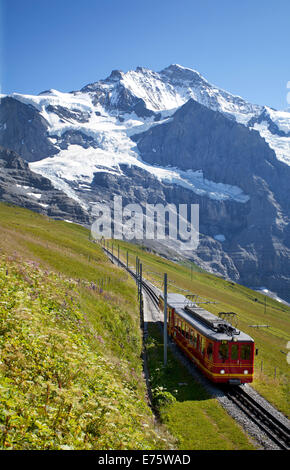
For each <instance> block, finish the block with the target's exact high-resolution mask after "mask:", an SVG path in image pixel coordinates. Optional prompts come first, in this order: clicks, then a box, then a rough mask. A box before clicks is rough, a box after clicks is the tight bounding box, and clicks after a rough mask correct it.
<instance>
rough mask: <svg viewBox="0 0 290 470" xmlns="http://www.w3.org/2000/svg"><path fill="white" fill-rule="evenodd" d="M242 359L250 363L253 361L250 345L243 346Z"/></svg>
mask: <svg viewBox="0 0 290 470" xmlns="http://www.w3.org/2000/svg"><path fill="white" fill-rule="evenodd" d="M241 359H243V360H245V361H249V360H250V359H251V346H250V345H249V344H243V345H242V348H241Z"/></svg>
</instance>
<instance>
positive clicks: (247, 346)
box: [240, 343, 254, 375]
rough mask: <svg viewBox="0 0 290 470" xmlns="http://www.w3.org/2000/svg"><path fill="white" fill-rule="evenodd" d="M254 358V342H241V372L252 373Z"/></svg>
mask: <svg viewBox="0 0 290 470" xmlns="http://www.w3.org/2000/svg"><path fill="white" fill-rule="evenodd" d="M253 360H254V349H253V343H240V365H241V367H240V369H241V373H243V374H245V375H247V374H249V373H251V370H252V366H253Z"/></svg>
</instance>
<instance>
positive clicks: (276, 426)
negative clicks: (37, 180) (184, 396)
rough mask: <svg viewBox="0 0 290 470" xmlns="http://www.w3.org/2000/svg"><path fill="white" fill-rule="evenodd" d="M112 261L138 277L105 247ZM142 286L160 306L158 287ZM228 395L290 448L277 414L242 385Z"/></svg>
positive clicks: (287, 432) (289, 432) (226, 389)
mask: <svg viewBox="0 0 290 470" xmlns="http://www.w3.org/2000/svg"><path fill="white" fill-rule="evenodd" d="M103 250H104V251H105V253H106V254H107V255H108V256H109V258H110V259H111V261H112V262H115V263H117V264H118V265H119V266H121V267H122V268H124V269H126V271H128V273H129V274H130V275H131V276H132V277H133V278H134V279H136V277H137V276H136V273H135V272H134V271H133V270H132V269H131V268H129V267H128V268H127V266H126V264H125V263H124V262H123V261H121V260H120V259H118V258H117V257H116V256H115V255H113V254H112V253H111V252H110V251H109V250H107V249H106V248H104V247H103ZM142 288H143V289H144V291H145V292H146V293H147V295H148V296H149V297H150V299H151V301H152V302H153V304H154V306H155V307H157V308H158V304H159V299H158V293H157V289H156V288H155V287H154V286H153V285H151V283H149V282H148V281H146V280H144V279H143V280H142ZM222 389H223V392H224V394H225V395H226V397H227V398H228V399H229V400H230V401H231V402H232V403H234V404H235V405H236V406H237V407H238V408H239V409H240V410H241V411H242V412H243V413H244V414H245V415H246V416H247V417H248V418H249V419H250V420H251V421H252V422H253V423H254V424H256V426H258V427H259V428H260V429H261V430H262V431H263V432H264V434H266V435H267V436H268V438H269V439H270V440H271V441H272V442H273V443H275V444H276V445H277V446H278V447H279V448H280V449H282V450H289V449H290V430H289V427H287V426H286V425H285V424H284V423H282V422H281V421H280V420H279V419H278V418H277V417H276V416H274V415H273V414H272V413H270V412H269V411H268V410H267V409H265V408H264V407H263V406H262V405H261V404H260V403H258V401H257V400H255V399H254V398H253V397H252V396H251V395H249V394H248V393H247V392H246V391H245V389H244V387H243V386H242V385H238V386H232V387H230V388H229V387H223V388H222Z"/></svg>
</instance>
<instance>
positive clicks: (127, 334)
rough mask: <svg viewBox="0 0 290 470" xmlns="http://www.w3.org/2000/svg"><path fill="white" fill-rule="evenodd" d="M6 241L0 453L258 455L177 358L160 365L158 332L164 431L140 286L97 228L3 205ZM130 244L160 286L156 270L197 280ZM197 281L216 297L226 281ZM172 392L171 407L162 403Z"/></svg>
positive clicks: (157, 345) (0, 319)
mask: <svg viewBox="0 0 290 470" xmlns="http://www.w3.org/2000/svg"><path fill="white" fill-rule="evenodd" d="M0 234H1V236H0V352H1V357H0V390H1V393H0V429H1V434H0V448H4V449H63V448H64V449H67V448H72V449H168V448H172V447H175V448H176V447H178V448H181V449H184V448H186V449H211V448H212V449H215V448H217V449H250V448H252V445H251V443H250V442H249V440H248V438H247V436H246V435H245V434H244V432H243V431H242V430H241V428H240V427H239V426H238V425H237V424H236V423H235V422H234V421H233V420H232V419H231V418H229V416H228V415H227V413H226V412H225V411H224V410H223V409H222V408H221V407H220V406H219V405H218V403H217V401H216V400H213V399H211V398H210V397H208V396H207V395H206V394H205V392H204V391H203V390H202V389H201V388H200V387H199V386H197V384H196V383H195V382H194V381H193V379H192V378H191V377H190V376H189V375H188V374H187V372H186V371H185V370H184V369H183V368H182V367H180V365H179V364H178V363H175V362H174V361H175V358H174V357H171V358H170V361H169V365H170V367H171V369H170V367H169V368H168V369H167V370H166V371H163V370H162V341H161V339H160V336H159V332H158V331H155V330H154V329H152V331H150V337H149V343H148V351H149V362H150V368H151V372H152V374H151V379H152V386H153V388H154V389H155V391H154V397H155V399H157V401H159V403H158V409H159V411H160V415H161V417H162V420H163V422H164V423H165V424H166V426H161V425H159V424H156V421H155V420H154V418H153V415H152V412H151V410H150V408H149V406H148V404H147V400H146V389H145V384H144V379H143V374H142V361H141V358H140V355H141V348H142V338H141V331H140V327H139V313H138V305H137V302H136V285H135V283H134V282H133V280H132V279H130V278H129V277H128V275H127V274H126V273H125V272H124V271H123V270H122V269H118V268H117V267H114V266H113V265H112V264H111V263H109V261H108V260H107V258H106V257H105V255H104V254H103V252H102V250H101V249H100V247H99V246H98V245H97V244H95V243H92V242H91V241H90V240H89V237H90V234H89V231H88V230H86V229H84V228H83V227H81V226H78V225H74V224H69V223H65V222H61V221H54V220H51V219H49V218H47V217H43V216H40V215H39V214H35V213H33V212H30V211H28V210H25V209H21V208H18V207H14V206H9V205H6V204H1V203H0ZM125 247H126V248H127V247H128V248H129V249H130V250H131V251H130V253H131V254H130V263H131V264H133V261H135V256H136V254H137V253H138V254H139V255H140V256H141V257H142V258H143V263H144V271H146V269H147V271H151V274H150V273H149V272H148V273H147V277H150V276H152V280H155V281H156V283H157V282H158V276H157V274H152V271H154V272H156V273H157V272H159V273H162V272H164V271H166V272H168V273H169V279H170V280H171V281H174V282H175V283H176V285H183V286H187V285H192V281H191V280H190V277H191V273H190V270H189V269H188V267H187V266H179V265H177V264H174V263H170V262H168V261H166V260H164V259H162V258H160V257H157V256H153V255H150V254H147V253H145V252H144V251H143V250H142V249H141V248H136V247H134V246H133V245H127V244H123V250H122V252H121V253H122V256H123V258H124V259H125V255H126V251H125ZM145 265H146V266H147V267H146V266H145ZM193 276H194V280H195V282H196V286H197V287H198V288H199V289H200V290H202V289H204V295H205V293H206V292H207V291H208V289H207V286H211V288H212V296H213V298H215V294H216V292H217V289H216V286H215V283H216V282H218V283H219V282H221V281H220V280H219V279H217V278H215V277H214V276H208V275H207V274H202V273H199V272H196V273H194V274H193ZM196 276H201V277H198V278H197V277H196ZM225 289H228V290H227V292H229V293H231V292H232V291H231V290H230V289H232V287H230V286H229V287H227V288H225ZM239 289H240V288H239ZM241 289H243V288H241ZM207 296H209V295H207ZM283 359H284V357H283ZM176 370H178V371H179V372H178V374H176V373H175V372H174V373H173V372H172V371H176ZM159 371H161V372H160V373H159ZM276 380H277V379H276ZM183 382H184V383H186V385H180V383H181V384H182V383H183ZM275 383H277V382H275ZM166 390H168V392H166ZM159 392H160V393H159ZM166 393H168V394H169V395H168V396H169V397H170V399H172V398H173V401H174V403H171V402H170V400H169V402H167V400H166V399H165V401H163V398H164V394H165V398H166V397H167V395H166ZM185 415H186V416H187V424H186V426H184V422H183V420H184V416H185ZM166 429H169V430H170V433H169V432H168V431H167V430H166ZM172 436H173V437H172ZM205 436H207V437H206V438H205Z"/></svg>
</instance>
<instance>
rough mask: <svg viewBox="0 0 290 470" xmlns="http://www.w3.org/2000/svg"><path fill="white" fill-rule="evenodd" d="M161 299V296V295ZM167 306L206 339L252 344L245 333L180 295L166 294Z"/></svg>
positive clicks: (251, 340)
mask: <svg viewBox="0 0 290 470" xmlns="http://www.w3.org/2000/svg"><path fill="white" fill-rule="evenodd" d="M161 297H163V295H161ZM167 304H168V305H169V306H170V307H173V308H174V309H175V311H176V313H177V314H178V315H180V316H181V317H183V318H184V319H185V320H186V321H187V322H188V323H189V324H191V325H192V326H193V327H194V328H196V329H197V330H199V331H200V332H201V333H202V334H204V335H205V336H207V337H208V338H211V339H214V340H218V341H223V340H226V341H229V340H231V339H232V338H235V339H236V340H237V341H239V342H241V341H242V342H245V341H248V342H253V341H254V340H253V338H252V337H251V336H249V335H247V334H246V333H243V332H242V331H240V330H238V329H236V328H234V327H233V326H232V325H231V324H230V323H228V322H227V321H226V320H223V319H221V318H220V317H217V316H216V315H214V314H213V313H211V312H208V311H207V310H205V309H204V308H202V307H199V306H198V305H196V304H195V303H194V302H190V301H189V299H187V298H186V297H184V295H182V294H174V293H169V294H167Z"/></svg>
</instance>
